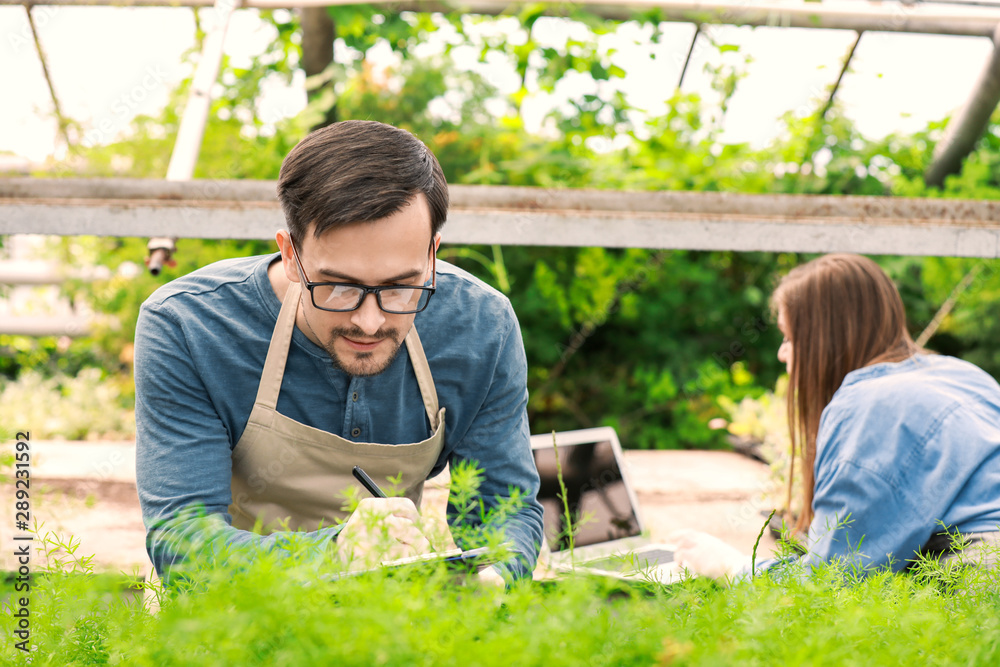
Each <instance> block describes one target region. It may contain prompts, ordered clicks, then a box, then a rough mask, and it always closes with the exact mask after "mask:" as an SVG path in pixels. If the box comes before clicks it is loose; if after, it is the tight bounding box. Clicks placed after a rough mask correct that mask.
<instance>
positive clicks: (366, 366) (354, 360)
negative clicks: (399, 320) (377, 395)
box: [323, 327, 403, 377]
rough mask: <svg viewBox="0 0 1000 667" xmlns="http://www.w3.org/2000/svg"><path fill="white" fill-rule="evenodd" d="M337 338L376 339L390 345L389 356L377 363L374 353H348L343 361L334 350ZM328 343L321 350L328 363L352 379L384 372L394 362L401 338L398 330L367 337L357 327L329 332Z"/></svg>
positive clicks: (383, 330) (378, 332) (389, 330)
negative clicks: (326, 355) (327, 357)
mask: <svg viewBox="0 0 1000 667" xmlns="http://www.w3.org/2000/svg"><path fill="white" fill-rule="evenodd" d="M339 337H345V338H353V339H359V338H360V339H369V338H377V339H384V340H387V341H389V342H390V343H391V344H392V350H391V351H390V352H389V355H388V356H387V357H386V358H385V359H383V360H382V361H379V360H377V359H376V358H375V353H374V352H349V353H348V354H349V355H350V359H343V358H342V355H340V354H338V353H337V351H336V350H335V349H334V346H333V344H334V342H335V341H336V340H337V338H339ZM327 341H328V342H324V343H323V349H325V350H326V353H327V354H328V355H330V361H331V362H332V363H333V366H334V368H337V369H339V370H342V371H343V372H345V373H347V374H348V375H350V376H352V377H371V376H373V375H378V374H379V373H382V372H383V371H385V369H387V368H389V366H391V365H392V362H393V361H395V360H396V355H398V354H399V349H400V348H401V347H402V343H403V341H402V338H401V337H400V335H399V329H379V330H378V331H376V332H375V335H373V336H368V334H366V333H365V332H364V331H362V330H361V329H359V328H357V327H353V328H352V327H337V328H335V329H331V330H330V337H329V338H328V339H327Z"/></svg>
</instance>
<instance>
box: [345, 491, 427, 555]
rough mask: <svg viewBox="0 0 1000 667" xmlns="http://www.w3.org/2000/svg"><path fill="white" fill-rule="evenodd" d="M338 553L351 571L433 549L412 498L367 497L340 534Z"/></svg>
mask: <svg viewBox="0 0 1000 667" xmlns="http://www.w3.org/2000/svg"><path fill="white" fill-rule="evenodd" d="M336 545H337V555H338V556H339V557H340V559H341V561H343V562H344V563H345V564H347V565H348V567H349V569H351V570H359V569H365V568H369V567H374V566H376V565H378V564H379V563H381V562H383V561H388V560H395V559H397V558H406V557H408V556H419V555H420V554H425V553H427V552H429V551H431V550H432V549H431V543H430V541H429V540H428V539H427V537H426V535H424V532H423V530H422V520H421V518H420V513H419V512H417V508H416V506H415V505H414V504H413V501H412V500H410V499H409V498H365V499H364V500H362V501H361V502H360V503H358V508H357V509H356V510H354V513H353V514H351V517H350V518H349V519H348V520H347V523H346V524H345V525H344V528H343V530H341V531H340V534H339V535H338V536H337V542H336Z"/></svg>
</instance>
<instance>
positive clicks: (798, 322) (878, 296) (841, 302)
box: [771, 254, 922, 531]
mask: <svg viewBox="0 0 1000 667" xmlns="http://www.w3.org/2000/svg"><path fill="white" fill-rule="evenodd" d="M771 309H772V311H773V313H774V314H775V315H776V316H777V314H778V313H779V312H780V313H782V315H783V319H784V327H785V335H786V336H787V337H788V339H789V340H790V342H791V351H792V352H791V355H792V360H791V361H792V363H791V369H790V378H789V383H788V430H789V435H790V436H791V442H792V457H791V466H790V469H789V474H788V501H791V495H792V482H793V477H794V472H793V471H794V467H795V456H796V453H798V454H799V455H800V456H801V457H802V478H803V479H802V513H801V514H800V515H799V518H798V521H797V522H796V524H795V529H796V530H798V531H804V530H805V529H806V528H807V527H808V526H809V523H810V522H811V521H812V500H813V489H814V488H815V479H814V473H813V466H814V464H815V460H816V436H817V434H818V432H819V420H820V416H821V415H822V413H823V409H824V408H825V407H826V406H827V404H828V403H829V402H830V400H831V399H832V398H833V394H834V392H836V391H837V389H839V388H840V385H841V383H842V382H843V381H844V376H846V375H847V374H848V373H850V372H851V371H853V370H857V369H859V368H862V367H864V366H868V365H871V364H875V363H881V362H887V361H888V362H892V361H902V360H904V359H907V358H909V357H911V356H913V355H914V354H916V353H917V352H921V351H922V350H921V349H920V348H919V347H917V345H916V344H915V343H914V342H913V339H912V338H910V334H909V332H908V331H907V330H906V312H905V311H904V309H903V302H902V300H901V299H900V298H899V291H898V290H897V289H896V286H895V285H894V284H893V282H892V281H891V280H890V279H889V277H888V276H887V275H886V274H885V273H884V272H883V271H882V269H881V268H879V266H878V264H876V263H875V262H873V261H872V260H870V259H868V258H867V257H862V256H860V255H846V254H834V255H825V256H823V257H819V258H818V259H814V260H812V261H811V262H808V263H806V264H803V265H802V266H799V267H796V268H794V269H792V270H791V271H790V272H789V273H788V275H787V276H785V277H784V278H783V279H782V280H781V282H780V283H779V284H778V287H777V289H775V291H774V294H773V295H772V297H771ZM789 506H790V502H789Z"/></svg>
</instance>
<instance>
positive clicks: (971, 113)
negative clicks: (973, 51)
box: [924, 25, 1000, 188]
mask: <svg viewBox="0 0 1000 667" xmlns="http://www.w3.org/2000/svg"><path fill="white" fill-rule="evenodd" d="M997 103H1000V25H998V26H997V28H996V31H995V32H994V34H993V53H992V54H991V55H990V57H989V59H988V60H987V61H986V65H985V66H984V67H983V71H982V72H981V73H980V75H979V80H978V81H977V82H976V86H975V88H973V92H972V95H971V97H969V100H968V102H966V103H965V106H964V107H962V109H961V110H960V111H959V112H958V113H957V114H955V117H954V118H952V119H951V121H949V123H948V126H947V127H946V128H945V133H944V137H942V138H941V141H939V142H938V144H937V146H935V148H934V158H933V160H932V161H931V164H930V166H928V167H927V171H926V172H924V181H925V182H926V183H927V185H930V186H931V187H936V188H940V187H941V186H942V185H944V179H945V178H946V177H947V176H949V175H951V174H957V173H958V172H959V171H961V170H962V162H963V161H964V160H965V158H966V157H968V155H969V153H971V152H972V151H973V149H974V148H975V147H976V142H977V141H979V138H980V137H981V136H983V132H984V131H985V130H986V127H987V126H988V125H989V122H990V116H992V115H993V111H994V110H995V109H996V108H997Z"/></svg>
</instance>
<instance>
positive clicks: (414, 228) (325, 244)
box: [279, 194, 440, 376]
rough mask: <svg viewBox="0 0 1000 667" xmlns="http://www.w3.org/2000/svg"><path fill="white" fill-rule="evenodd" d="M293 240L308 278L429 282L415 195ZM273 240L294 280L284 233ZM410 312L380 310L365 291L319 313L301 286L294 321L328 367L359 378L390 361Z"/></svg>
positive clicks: (427, 234) (422, 212)
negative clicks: (354, 304) (357, 303)
mask: <svg viewBox="0 0 1000 667" xmlns="http://www.w3.org/2000/svg"><path fill="white" fill-rule="evenodd" d="M282 234H284V238H285V239H286V242H285V243H284V244H282V242H281V235H282ZM296 240H297V241H298V242H299V247H300V252H298V255H299V261H300V262H301V263H302V269H303V270H304V271H305V275H306V277H307V278H308V280H309V281H311V282H342V283H354V284H358V285H368V286H373V287H375V286H381V285H414V286H420V285H423V284H424V283H425V282H426V281H428V280H430V279H431V272H432V264H431V252H430V246H431V222H430V211H429V209H428V207H427V202H426V200H425V199H424V196H423V195H422V194H420V195H417V196H416V197H415V198H414V199H412V200H411V201H410V203H409V205H407V206H405V207H404V208H403V209H402V210H401V211H399V212H397V213H395V214H393V215H391V216H389V217H387V218H383V219H382V220H378V221H376V222H371V223H359V224H355V225H349V226H346V227H341V228H338V229H333V230H331V231H328V232H326V233H324V234H323V235H322V236H321V237H319V238H315V237H314V236H313V235H312V233H311V231H310V232H309V233H307V234H306V236H305V238H302V239H296ZM439 241H440V235H438V236H437V237H436V238H435V239H434V246H435V249H436V247H437V243H438V242H439ZM279 245H281V246H282V248H281V251H282V252H281V255H282V261H283V262H284V268H285V275H286V276H287V277H288V279H289V280H291V281H292V282H300V281H301V277H300V274H299V270H298V267H297V266H296V263H295V260H294V258H293V256H292V254H291V247H290V243H288V242H287V233H284V232H279ZM414 317H415V314H413V313H411V314H408V315H397V314H392V313H386V312H385V311H383V310H381V309H380V308H379V306H378V302H377V300H376V298H375V295H374V294H367V295H365V299H364V301H363V302H362V304H361V307H360V308H358V309H357V310H353V311H350V312H344V313H334V312H329V311H324V310H320V309H318V308H316V307H315V305H314V304H313V302H312V299H311V298H310V295H309V291H308V290H307V289H306V288H305V285H304V284H303V288H302V310H301V313H300V319H298V320H297V323H298V324H299V328H300V329H302V331H303V332H304V333H305V334H306V336H307V337H308V338H309V339H310V340H312V341H313V342H314V343H316V344H317V345H320V346H321V347H323V348H324V349H326V351H327V353H328V354H329V355H330V358H331V359H332V360H333V363H334V364H335V365H336V366H338V367H339V368H341V369H342V370H343V371H344V372H346V373H348V374H350V375H356V376H364V375H377V374H378V373H381V372H382V371H384V370H385V369H386V368H387V367H388V366H389V364H391V363H392V360H393V359H395V357H396V354H397V353H398V352H399V347H400V345H402V343H403V339H404V338H405V337H406V334H407V333H409V331H410V327H411V326H412V325H413V319H414Z"/></svg>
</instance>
